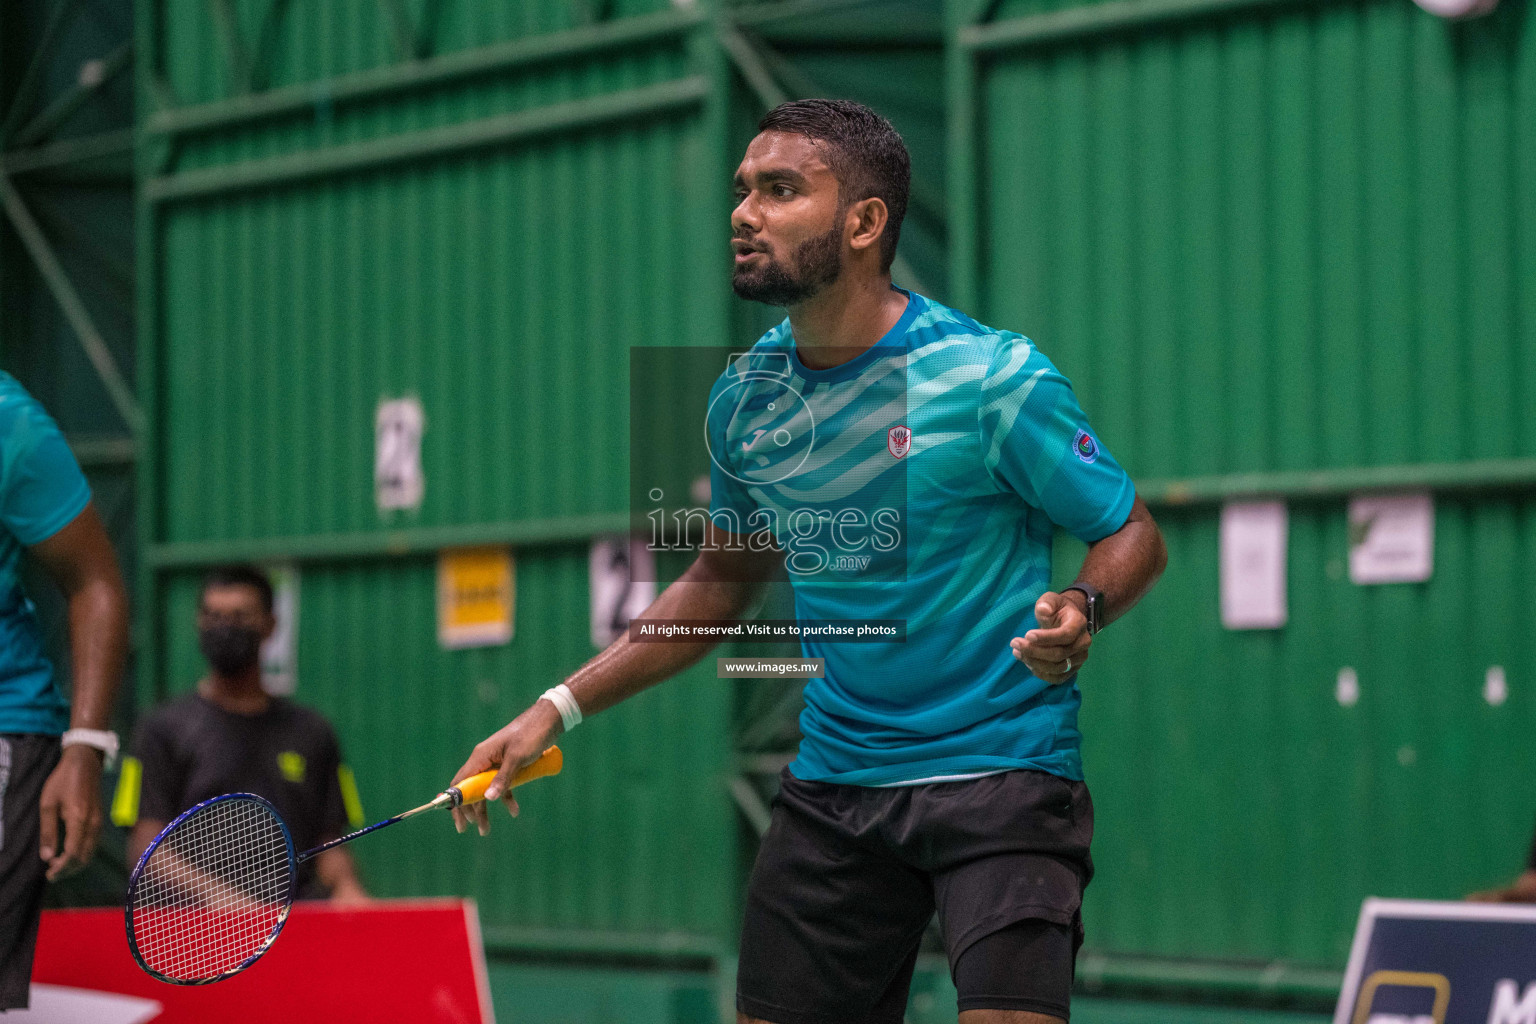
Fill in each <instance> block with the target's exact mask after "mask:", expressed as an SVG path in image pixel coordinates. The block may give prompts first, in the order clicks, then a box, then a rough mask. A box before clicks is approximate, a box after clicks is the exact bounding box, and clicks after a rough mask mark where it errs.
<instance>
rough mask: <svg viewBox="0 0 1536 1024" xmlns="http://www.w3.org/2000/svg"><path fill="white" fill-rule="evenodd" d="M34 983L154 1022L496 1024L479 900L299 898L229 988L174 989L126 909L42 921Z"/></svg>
mask: <svg viewBox="0 0 1536 1024" xmlns="http://www.w3.org/2000/svg"><path fill="white" fill-rule="evenodd" d="M32 980H33V981H34V982H35V983H38V984H42V985H63V986H68V987H70V988H72V989H86V990H90V991H92V992H99V993H119V994H122V995H127V996H135V997H138V998H140V999H151V1000H154V1001H155V1002H157V1003H159V1004H160V1010H159V1013H158V1015H157V1016H152V1017H147V1018H146V1017H143V1016H142V1015H141V1016H139V1017H138V1018H136V1019H139V1020H148V1021H153V1022H154V1024H207V1022H209V1021H218V1022H220V1024H270V1022H271V1021H276V1020H280V1021H285V1022H289V1024H306V1022H314V1024H336V1022H338V1021H352V1020H367V1021H370V1022H376V1024H396V1022H398V1024H494V1021H495V1015H494V1014H493V1012H492V1010H491V996H490V987H489V985H488V984H487V982H486V973H485V954H484V951H483V949H482V948H481V944H480V919H479V915H478V914H477V913H476V911H475V905H474V902H473V901H470V900H381V901H378V902H376V903H372V904H367V905H363V906H359V907H346V908H342V907H331V906H328V905H326V904H324V903H296V904H294V907H293V912H292V914H291V915H290V916H289V918H288V923H287V924H286V925H284V926H283V933H282V934H281V935H280V936H278V938H277V942H275V943H274V944H273V946H272V948H271V949H270V950H268V951H267V953H266V955H265V956H263V957H262V958H261V959H260V960H258V961H256V963H255V964H253V965H252V966H250V967H248V968H246V969H245V971H243V972H242V973H240V974H237V975H235V976H234V977H233V978H230V979H228V980H227V981H220V982H217V983H215V984H212V985H200V986H182V985H168V984H166V983H164V982H161V981H156V980H155V979H154V978H151V977H150V976H149V975H147V974H145V973H144V972H143V971H142V970H140V969H139V966H138V964H136V963H135V962H134V960H133V955H132V954H131V953H129V952H128V939H127V936H126V934H125V932H124V926H123V912H122V911H121V910H50V911H47V912H45V913H44V914H43V923H42V927H41V929H40V930H39V933H38V938H37V959H36V962H35V963H34V965H33V968H32Z"/></svg>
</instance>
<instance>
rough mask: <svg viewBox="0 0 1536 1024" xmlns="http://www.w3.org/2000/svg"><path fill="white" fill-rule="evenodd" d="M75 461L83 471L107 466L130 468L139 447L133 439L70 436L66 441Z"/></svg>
mask: <svg viewBox="0 0 1536 1024" xmlns="http://www.w3.org/2000/svg"><path fill="white" fill-rule="evenodd" d="M64 440H65V441H67V442H68V444H69V450H70V451H71V452H73V453H74V455H75V461H76V462H78V463H80V466H81V468H82V469H92V468H95V467H103V468H105V467H107V466H130V465H132V464H133V462H134V459H135V457H136V455H137V451H138V445H137V444H136V443H135V442H134V439H133V438H131V437H97V436H91V435H70V436H69V437H66V438H65V439H64Z"/></svg>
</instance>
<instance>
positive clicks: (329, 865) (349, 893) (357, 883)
mask: <svg viewBox="0 0 1536 1024" xmlns="http://www.w3.org/2000/svg"><path fill="white" fill-rule="evenodd" d="M315 877H316V878H318V879H320V884H322V885H324V886H325V888H326V890H327V891H328V892H330V894H331V902H332V903H341V904H346V903H367V902H368V890H366V889H364V888H363V883H362V880H361V879H360V878H358V877H357V862H356V861H354V860H353V859H352V854H351V852H350V851H348V850H347V848H346V847H345V846H336V847H332V848H331V849H329V850H326V851H325V852H324V853H322V854H318V855H317V856H316V857H315Z"/></svg>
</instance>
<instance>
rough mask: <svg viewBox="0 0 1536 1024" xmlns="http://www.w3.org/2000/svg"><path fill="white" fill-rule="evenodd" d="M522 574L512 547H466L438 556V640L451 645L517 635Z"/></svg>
mask: <svg viewBox="0 0 1536 1024" xmlns="http://www.w3.org/2000/svg"><path fill="white" fill-rule="evenodd" d="M515 596H516V574H515V571H514V568H513V564H512V550H511V549H510V548H460V549H457V550H453V551H442V552H439V553H438V556H437V641H438V643H440V644H442V645H443V646H444V647H447V648H449V649H450V650H453V649H457V648H461V647H493V646H495V645H496V644H504V643H506V642H507V641H509V640H511V639H512V606H513V601H514V598H515Z"/></svg>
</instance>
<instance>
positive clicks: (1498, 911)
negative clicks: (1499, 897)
mask: <svg viewBox="0 0 1536 1024" xmlns="http://www.w3.org/2000/svg"><path fill="white" fill-rule="evenodd" d="M1333 1024H1536V906H1512V905H1507V904H1490V903H1439V902H1432V901H1429V900H1377V899H1370V900H1366V901H1365V905H1364V906H1362V907H1361V908H1360V923H1359V924H1358V925H1356V926H1355V941H1354V944H1353V945H1352V946H1351V947H1350V951H1349V968H1348V970H1346V971H1345V973H1344V987H1343V989H1342V990H1341V991H1340V992H1339V1005H1338V1009H1337V1010H1335V1011H1334V1015H1333Z"/></svg>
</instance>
